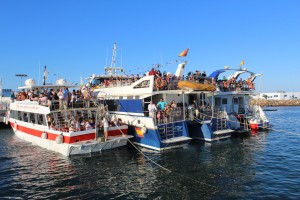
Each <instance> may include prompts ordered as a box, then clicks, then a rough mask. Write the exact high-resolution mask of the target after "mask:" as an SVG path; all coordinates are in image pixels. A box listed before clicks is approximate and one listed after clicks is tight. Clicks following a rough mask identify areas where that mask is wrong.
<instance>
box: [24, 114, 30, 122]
mask: <svg viewBox="0 0 300 200" xmlns="http://www.w3.org/2000/svg"><path fill="white" fill-rule="evenodd" d="M28 119H29V113H27V112H23V120H24V122H29V121H28Z"/></svg>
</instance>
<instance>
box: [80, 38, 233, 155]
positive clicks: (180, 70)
mask: <svg viewBox="0 0 300 200" xmlns="http://www.w3.org/2000/svg"><path fill="white" fill-rule="evenodd" d="M113 51H114V52H113V55H116V53H115V51H116V44H115V46H114V49H113ZM112 60H113V61H112V64H111V66H109V67H106V68H105V72H106V74H104V75H92V76H91V77H89V82H88V84H87V85H86V87H85V88H88V89H89V90H91V91H93V93H94V95H97V98H98V99H102V100H103V101H104V103H105V104H106V105H107V106H108V110H109V111H110V114H111V118H112V119H111V120H122V121H123V122H124V123H126V124H127V125H128V126H129V127H128V134H131V135H133V136H134V138H133V142H134V143H136V144H138V145H140V146H143V147H147V148H150V149H155V150H164V149H169V148H174V147H181V146H184V145H186V144H187V143H188V142H189V141H190V140H191V139H192V138H196V139H202V140H206V141H213V140H218V139H222V138H228V137H230V136H231V133H232V132H233V130H232V129H230V128H229V126H228V122H227V121H228V120H227V119H226V118H222V119H220V118H219V117H220V116H219V115H218V116H214V115H213V113H214V102H210V101H209V97H210V96H213V95H214V90H215V89H216V88H215V86H214V82H213V79H212V78H204V77H203V79H207V80H205V82H203V83H199V82H197V81H194V80H190V81H187V80H184V79H183V78H182V77H183V76H184V68H185V65H186V62H183V63H179V65H178V67H177V70H176V72H175V74H174V76H169V75H166V76H165V77H163V78H162V77H159V76H156V75H153V74H151V73H149V74H148V75H146V76H143V77H141V78H138V77H129V76H126V75H125V74H124V73H123V74H122V72H124V70H123V69H122V68H121V67H115V58H114V56H113V59H112ZM170 77H172V78H170ZM191 84H192V87H191ZM160 99H163V100H164V101H165V102H166V103H167V104H169V105H170V104H171V102H172V101H175V102H176V108H175V109H173V110H172V111H171V112H170V113H169V115H168V116H164V117H162V118H160V119H157V118H156V117H154V118H153V117H150V116H149V112H148V105H149V104H150V101H152V102H153V103H154V104H157V103H158V102H159V101H160ZM193 100H196V101H197V102H199V106H200V105H201V104H200V101H201V102H202V103H203V104H204V102H205V104H206V108H205V109H204V110H203V111H208V110H210V113H209V115H206V116H205V113H201V116H202V117H203V118H201V119H200V118H199V115H196V114H194V111H193V110H192V109H190V107H191V106H192V103H193ZM194 110H197V108H195V109H194ZM198 110H200V107H199V109H198ZM206 114H208V113H206ZM155 116H156V115H155ZM204 116H205V117H204ZM222 120H223V121H222ZM221 123H222V126H221V125H220V124H221Z"/></svg>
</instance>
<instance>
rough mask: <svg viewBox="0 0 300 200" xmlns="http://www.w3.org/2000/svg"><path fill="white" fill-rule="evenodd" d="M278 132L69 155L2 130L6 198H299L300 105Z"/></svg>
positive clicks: (1, 179) (281, 116)
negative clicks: (165, 148) (162, 147)
mask: <svg viewBox="0 0 300 200" xmlns="http://www.w3.org/2000/svg"><path fill="white" fill-rule="evenodd" d="M266 115H267V117H268V118H269V120H270V123H271V125H273V126H272V129H273V130H269V131H266V132H258V133H253V134H249V135H243V136H237V137H233V138H231V139H227V140H223V141H219V142H214V143H211V144H207V143H204V142H192V143H190V144H189V145H188V147H186V148H181V149H176V150H171V151H165V152H162V153H157V152H152V151H148V150H145V149H143V152H140V151H138V150H136V149H135V148H134V147H133V146H131V145H128V146H127V147H121V148H118V149H114V150H109V151H103V152H102V153H98V154H93V155H92V156H89V155H88V156H80V157H79V156H77V157H71V158H67V157H64V156H62V155H60V154H58V153H55V152H52V151H48V150H46V149H43V148H41V147H38V146H33V145H31V144H30V143H28V142H25V141H22V140H20V139H18V138H17V137H16V136H15V135H14V133H13V131H12V129H10V128H1V129H0V198H1V199H5V198H7V199H11V198H13V199H36V198H38V199H299V198H300V153H299V152H300V107H277V111H273V112H266Z"/></svg>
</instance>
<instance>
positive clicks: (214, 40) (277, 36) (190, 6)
mask: <svg viewBox="0 0 300 200" xmlns="http://www.w3.org/2000/svg"><path fill="white" fill-rule="evenodd" d="M114 42H117V44H118V53H117V65H121V60H122V66H123V67H124V68H125V69H126V70H132V71H134V73H138V72H144V71H145V70H147V69H148V68H149V67H150V66H151V65H152V64H154V63H161V62H162V64H164V63H166V62H168V61H173V60H175V59H177V58H178V57H177V56H178V54H179V53H180V52H181V51H183V50H184V49H186V48H189V49H190V50H189V53H188V56H187V57H186V59H187V61H188V65H187V67H186V72H188V71H194V70H196V69H198V70H200V71H203V70H205V71H206V72H207V74H210V73H211V72H212V71H214V70H216V69H221V68H223V67H224V66H226V65H227V66H229V67H231V68H237V67H238V65H239V63H240V61H241V60H243V59H244V60H245V65H244V67H246V68H248V69H249V70H251V71H254V72H257V73H263V74H264V76H263V78H262V79H261V81H260V80H259V79H257V80H256V85H257V87H258V85H260V88H261V89H260V91H261V92H275V91H277V90H284V91H287V92H293V91H300V75H299V74H300V73H299V72H300V64H299V63H300V1H299V0H248V1H246V0H209V1H208V0H195V1H189V0H186V1H177V0H151V1H146V0H143V1H142V0H126V1H123V0H119V1H117V0H107V1H104V0H103V1H102V0H95V1H90V0H86V1H85V0H70V1H68V0H51V1H50V0H26V1H23V0H0V69H1V70H0V77H1V78H2V82H3V88H11V89H14V90H15V89H16V88H17V87H18V85H20V78H17V77H15V74H18V73H25V74H28V77H32V78H34V79H35V80H36V81H37V82H38V80H39V71H40V82H41V80H42V74H43V67H44V66H45V65H46V66H47V70H48V72H49V76H48V82H54V81H55V80H56V78H57V77H56V76H55V75H53V74H58V75H59V77H63V78H66V79H67V81H68V82H74V83H78V82H79V80H80V76H82V77H87V76H89V75H91V74H101V73H103V72H104V66H105V65H106V61H108V64H110V62H111V54H112V52H111V50H112V47H113V43H114ZM107 52H108V54H107ZM121 55H122V56H121ZM107 56H108V59H107ZM121 57H122V59H121ZM176 67H177V65H176V64H173V65H168V66H164V67H163V68H162V71H170V72H173V73H174V72H175V70H176ZM23 81H24V80H23Z"/></svg>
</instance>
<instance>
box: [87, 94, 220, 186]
mask: <svg viewBox="0 0 300 200" xmlns="http://www.w3.org/2000/svg"><path fill="white" fill-rule="evenodd" d="M92 101H93V102H94V104H95V105H96V106H97V107H98V108H100V106H99V105H98V104H97V102H95V101H94V99H92ZM126 112H127V111H126ZM108 115H109V117H111V114H109V113H108ZM116 127H117V128H118V129H119V131H120V132H121V134H122V135H123V136H126V135H125V134H124V132H123V131H122V129H121V128H120V127H119V126H118V125H117V124H116ZM127 141H128V142H129V143H130V144H131V145H132V146H133V147H134V148H135V149H136V150H137V151H138V152H139V153H141V154H142V155H143V156H144V157H145V158H146V159H148V160H149V161H150V162H151V163H153V164H154V165H156V166H158V167H159V168H161V169H163V170H164V171H166V172H168V173H173V174H176V175H178V176H180V177H183V178H186V179H188V180H191V181H194V182H196V183H199V184H202V185H207V186H210V187H213V188H215V186H213V185H209V184H207V183H203V182H201V181H198V180H196V179H193V178H191V177H189V176H185V175H182V174H179V173H177V172H174V171H172V170H170V169H168V168H166V167H164V166H162V165H160V164H158V163H157V162H155V161H154V160H153V159H151V158H150V157H149V156H147V155H145V154H144V153H143V152H142V150H141V149H139V148H138V147H137V146H136V145H135V144H134V143H133V142H132V141H131V140H129V138H127Z"/></svg>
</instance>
